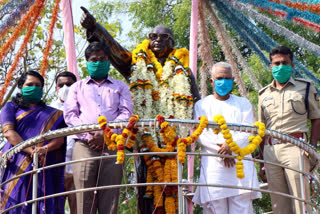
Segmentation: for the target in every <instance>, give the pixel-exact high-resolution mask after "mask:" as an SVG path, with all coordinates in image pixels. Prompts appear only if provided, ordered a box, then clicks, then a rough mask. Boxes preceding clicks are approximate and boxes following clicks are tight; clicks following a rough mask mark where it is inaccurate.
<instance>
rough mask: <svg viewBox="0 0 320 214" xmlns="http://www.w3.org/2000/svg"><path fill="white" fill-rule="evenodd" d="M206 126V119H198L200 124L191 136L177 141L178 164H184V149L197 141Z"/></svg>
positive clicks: (203, 117)
mask: <svg viewBox="0 0 320 214" xmlns="http://www.w3.org/2000/svg"><path fill="white" fill-rule="evenodd" d="M207 125H208V118H207V117H205V116H201V117H200V124H199V126H198V128H197V129H196V130H195V131H194V132H193V133H192V134H191V136H188V137H186V138H183V139H179V140H178V160H179V162H180V163H184V162H185V161H186V149H187V146H190V145H191V144H193V143H194V142H195V141H196V140H198V138H199V136H200V135H201V133H202V132H203V130H204V129H205V128H206V127H207Z"/></svg>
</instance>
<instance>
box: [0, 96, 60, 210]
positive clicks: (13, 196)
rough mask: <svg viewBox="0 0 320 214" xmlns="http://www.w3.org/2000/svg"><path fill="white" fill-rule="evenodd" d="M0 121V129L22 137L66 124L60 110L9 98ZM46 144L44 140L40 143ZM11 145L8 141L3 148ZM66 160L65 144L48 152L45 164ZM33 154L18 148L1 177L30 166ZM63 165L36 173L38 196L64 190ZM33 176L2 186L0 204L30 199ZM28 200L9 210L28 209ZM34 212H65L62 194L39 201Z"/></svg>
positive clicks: (6, 206) (4, 179) (16, 173)
mask: <svg viewBox="0 0 320 214" xmlns="http://www.w3.org/2000/svg"><path fill="white" fill-rule="evenodd" d="M1 125H2V129H3V132H6V131H7V130H10V129H11V130H15V131H16V132H17V133H18V134H19V135H20V136H21V137H22V139H23V140H27V139H29V138H32V137H34V136H37V135H39V134H43V133H45V132H48V131H50V130H51V131H53V130H56V129H60V128H63V127H65V126H66V125H65V123H64V120H63V115H62V111H59V110H57V109H54V108H51V107H49V106H37V107H33V108H29V109H21V108H19V107H18V106H17V105H16V104H15V103H13V102H8V103H7V104H6V105H5V106H4V107H3V108H2V111H1ZM46 144H48V142H44V143H43V145H46ZM10 148H12V145H11V144H10V143H9V142H7V143H6V145H5V146H4V148H3V150H2V152H6V151H7V150H9V149H10ZM64 161H65V144H63V146H61V147H60V148H59V149H58V150H55V151H51V152H48V154H47V158H46V165H52V164H56V163H60V162H64ZM32 162H33V161H32V158H31V157H30V155H28V154H27V153H25V152H20V153H18V154H16V155H14V156H13V157H12V159H11V160H10V161H8V164H7V168H6V169H5V170H4V172H3V173H2V174H3V177H2V181H1V182H4V181H6V180H8V179H10V178H12V177H13V176H16V175H19V174H22V173H24V172H28V171H30V170H32ZM63 176H64V167H58V168H54V169H47V170H45V171H44V172H43V171H41V173H39V174H38V197H43V196H48V195H51V194H55V193H59V192H63V178H64V177H63ZM30 179H32V178H31V176H30V175H27V176H23V177H21V178H18V179H15V180H13V181H11V182H9V183H7V184H6V185H4V186H3V187H2V190H3V192H2V195H1V205H2V209H7V208H9V207H12V206H14V205H16V204H19V203H21V202H24V201H28V200H31V199H32V180H30ZM31 206H32V205H31V204H28V205H27V206H26V205H24V206H21V207H19V208H16V209H14V210H11V211H10V212H9V213H19V214H20V213H26V214H27V213H31ZM37 208H38V211H37V213H52V214H53V213H64V199H63V196H62V197H56V198H50V199H45V200H42V201H39V202H38V204H37Z"/></svg>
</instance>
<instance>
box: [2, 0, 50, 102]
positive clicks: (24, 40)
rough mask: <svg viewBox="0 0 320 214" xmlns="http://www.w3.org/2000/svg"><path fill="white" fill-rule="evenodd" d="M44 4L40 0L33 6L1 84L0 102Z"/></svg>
mask: <svg viewBox="0 0 320 214" xmlns="http://www.w3.org/2000/svg"><path fill="white" fill-rule="evenodd" d="M44 5H45V1H42V4H40V5H38V7H35V11H34V16H33V17H31V18H32V21H31V24H30V25H29V27H28V30H27V33H26V35H25V36H24V38H23V41H22V44H21V46H20V49H19V51H18V53H17V54H16V56H15V59H14V61H13V63H12V65H11V67H10V70H9V71H8V73H7V75H6V78H5V81H4V84H3V85H2V88H1V91H0V103H2V100H3V97H4V95H5V93H6V91H7V88H8V87H9V85H10V83H11V81H12V79H13V75H14V71H15V70H16V68H17V66H18V63H19V60H20V58H21V57H22V54H23V53H24V51H25V49H26V47H27V43H28V42H29V40H30V38H31V36H32V33H33V30H34V28H35V27H36V23H37V21H38V19H39V16H40V13H41V10H42V9H43V8H44Z"/></svg>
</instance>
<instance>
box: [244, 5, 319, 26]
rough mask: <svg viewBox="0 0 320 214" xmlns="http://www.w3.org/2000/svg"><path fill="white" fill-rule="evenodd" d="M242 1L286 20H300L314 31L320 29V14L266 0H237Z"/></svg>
mask: <svg viewBox="0 0 320 214" xmlns="http://www.w3.org/2000/svg"><path fill="white" fill-rule="evenodd" d="M238 1H240V2H243V3H249V4H252V5H254V6H255V7H258V8H260V9H262V10H265V11H268V12H270V13H272V14H274V15H277V16H280V17H284V18H286V19H287V20H288V21H295V22H300V23H301V24H303V25H304V26H305V27H309V28H313V29H314V30H315V31H320V25H319V24H318V23H320V16H319V15H316V14H313V13H310V12H305V11H298V10H296V9H293V8H289V7H287V6H284V5H281V4H276V3H273V2H269V1H267V0H238Z"/></svg>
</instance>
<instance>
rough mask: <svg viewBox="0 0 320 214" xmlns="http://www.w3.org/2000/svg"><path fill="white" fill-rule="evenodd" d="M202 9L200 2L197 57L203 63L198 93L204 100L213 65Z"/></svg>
mask: <svg viewBox="0 0 320 214" xmlns="http://www.w3.org/2000/svg"><path fill="white" fill-rule="evenodd" d="M204 17H205V16H204V8H203V6H202V3H201V1H200V2H199V23H198V25H199V33H198V39H199V56H200V58H201V60H202V61H203V63H202V66H201V68H200V90H201V91H200V93H201V97H202V98H204V97H206V96H207V95H208V90H207V80H208V75H209V76H211V75H210V70H211V68H212V66H213V64H214V61H213V58H212V53H211V48H212V47H211V45H210V44H211V42H210V40H209V38H208V29H207V22H206V19H205V18H204Z"/></svg>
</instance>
